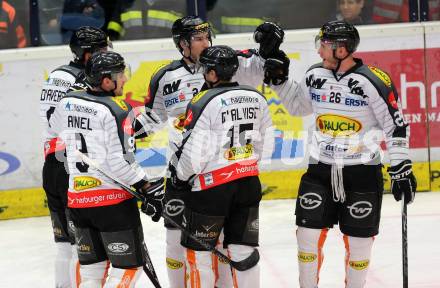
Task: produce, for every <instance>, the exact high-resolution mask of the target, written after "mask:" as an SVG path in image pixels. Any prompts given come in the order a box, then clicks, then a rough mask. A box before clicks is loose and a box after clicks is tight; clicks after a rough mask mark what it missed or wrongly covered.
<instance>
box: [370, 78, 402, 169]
mask: <svg viewBox="0 0 440 288" xmlns="http://www.w3.org/2000/svg"><path fill="white" fill-rule="evenodd" d="M384 75H385V74H384ZM387 77H388V76H387ZM387 79H389V77H388V78H387ZM387 83H388V85H386V84H384V83H381V82H379V81H376V84H375V88H376V89H372V91H371V93H370V95H371V96H370V97H372V99H371V100H370V103H371V104H370V105H371V107H372V110H373V113H374V115H375V117H376V120H377V122H378V123H379V126H380V127H381V128H382V129H383V131H384V134H385V143H386V146H387V150H388V153H389V157H390V162H391V166H395V165H397V164H399V163H400V162H402V161H403V160H407V159H409V135H410V128H409V125H408V124H407V123H406V122H405V119H404V117H403V114H402V110H401V108H400V107H399V106H400V104H399V102H398V101H399V98H398V94H397V90H396V87H394V84H393V83H392V82H391V81H389V82H387Z"/></svg>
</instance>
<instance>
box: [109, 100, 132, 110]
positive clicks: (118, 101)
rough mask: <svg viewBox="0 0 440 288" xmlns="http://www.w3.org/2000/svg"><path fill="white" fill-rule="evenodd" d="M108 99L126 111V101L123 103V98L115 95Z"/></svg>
mask: <svg viewBox="0 0 440 288" xmlns="http://www.w3.org/2000/svg"><path fill="white" fill-rule="evenodd" d="M110 99H112V101H113V102H115V103H116V105H118V106H119V108H121V109H122V110H124V111H128V106H127V103H125V101H124V100H122V99H119V98H116V97H111V98H110Z"/></svg>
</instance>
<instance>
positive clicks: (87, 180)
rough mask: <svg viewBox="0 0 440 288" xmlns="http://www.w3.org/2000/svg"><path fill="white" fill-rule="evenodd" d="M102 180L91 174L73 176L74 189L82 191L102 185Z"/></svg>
mask: <svg viewBox="0 0 440 288" xmlns="http://www.w3.org/2000/svg"><path fill="white" fill-rule="evenodd" d="M101 184H102V182H101V181H100V180H99V179H96V178H94V177H90V176H80V177H74V178H73V189H75V191H82V190H86V189H90V188H95V187H98V186H101Z"/></svg>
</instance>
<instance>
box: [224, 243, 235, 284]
mask: <svg viewBox="0 0 440 288" xmlns="http://www.w3.org/2000/svg"><path fill="white" fill-rule="evenodd" d="M226 251H228V257H229V258H231V253H230V252H229V249H227V250H226ZM231 271H232V284H233V285H234V288H238V281H237V271H236V270H235V269H234V268H232V266H231Z"/></svg>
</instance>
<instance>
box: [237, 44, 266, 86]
mask: <svg viewBox="0 0 440 288" xmlns="http://www.w3.org/2000/svg"><path fill="white" fill-rule="evenodd" d="M238 63H239V66H238V70H237V72H236V73H235V76H234V77H233V81H236V82H238V83H239V84H240V85H249V86H252V87H254V88H256V87H257V86H259V85H261V84H262V83H263V76H264V59H262V58H261V57H260V56H258V54H256V53H255V51H254V50H245V51H239V52H238Z"/></svg>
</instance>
